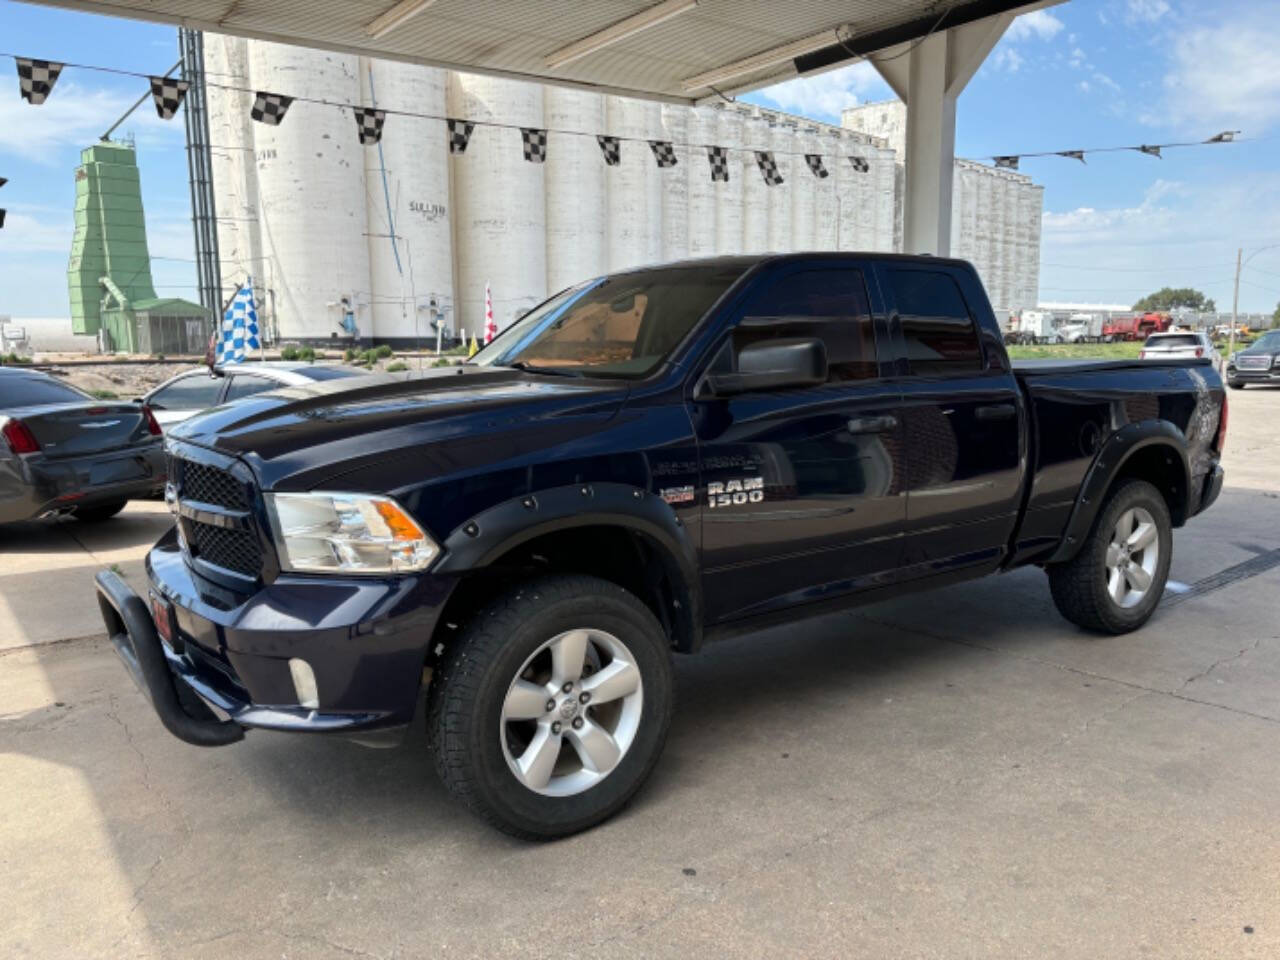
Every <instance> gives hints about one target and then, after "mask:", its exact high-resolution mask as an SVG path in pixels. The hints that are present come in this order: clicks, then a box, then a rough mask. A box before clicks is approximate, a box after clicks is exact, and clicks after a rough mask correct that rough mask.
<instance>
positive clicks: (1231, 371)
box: [1227, 330, 1280, 390]
mask: <svg viewBox="0 0 1280 960" xmlns="http://www.w3.org/2000/svg"><path fill="white" fill-rule="evenodd" d="M1248 383H1280V330H1269V331H1267V332H1266V333H1264V334H1263V335H1262V336H1260V337H1259V338H1258V339H1257V340H1255V341H1254V342H1253V343H1252V344H1251V345H1249V346H1248V347H1245V349H1243V350H1237V351H1236V352H1235V353H1233V354H1231V356H1230V357H1228V358H1227V385H1228V386H1229V387H1231V388H1232V389H1233V390H1243V389H1244V387H1245V384H1248Z"/></svg>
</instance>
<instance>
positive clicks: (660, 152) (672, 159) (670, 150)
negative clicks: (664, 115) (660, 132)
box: [649, 140, 676, 168]
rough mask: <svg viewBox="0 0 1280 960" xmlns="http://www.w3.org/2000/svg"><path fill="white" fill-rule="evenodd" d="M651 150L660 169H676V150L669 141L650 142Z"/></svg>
mask: <svg viewBox="0 0 1280 960" xmlns="http://www.w3.org/2000/svg"><path fill="white" fill-rule="evenodd" d="M649 149H650V150H652V151H653V158H654V159H655V160H657V161H658V166H659V167H660V168H666V167H674V166H675V165H676V148H675V147H674V146H673V145H672V144H671V143H670V141H667V140H650V141H649Z"/></svg>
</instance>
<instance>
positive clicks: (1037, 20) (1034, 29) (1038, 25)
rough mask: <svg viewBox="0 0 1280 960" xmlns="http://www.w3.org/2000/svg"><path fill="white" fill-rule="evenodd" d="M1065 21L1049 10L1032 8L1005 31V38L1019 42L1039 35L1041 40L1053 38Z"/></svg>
mask: <svg viewBox="0 0 1280 960" xmlns="http://www.w3.org/2000/svg"><path fill="white" fill-rule="evenodd" d="M1062 27H1063V23H1062V21H1061V20H1059V19H1058V18H1057V17H1055V16H1054V15H1053V14H1052V13H1049V12H1048V11H1047V10H1032V11H1031V12H1030V13H1024V14H1023V15H1022V16H1020V17H1018V18H1017V19H1016V20H1014V21H1013V23H1011V24H1009V29H1008V30H1006V31H1005V34H1004V35H1005V38H1006V39H1008V40H1011V41H1013V42H1014V43H1018V42H1020V41H1022V40H1029V39H1031V38H1032V37H1037V38H1039V39H1041V40H1052V39H1053V38H1054V37H1055V36H1057V35H1058V33H1059V31H1061V30H1062Z"/></svg>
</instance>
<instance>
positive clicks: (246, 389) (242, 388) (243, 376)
mask: <svg viewBox="0 0 1280 960" xmlns="http://www.w3.org/2000/svg"><path fill="white" fill-rule="evenodd" d="M278 386H280V384H278V383H276V382H275V381H274V380H268V379H267V378H266V377H255V376H253V375H252V374H247V373H237V374H236V375H235V376H233V377H232V378H231V386H229V387H227V402H230V401H232V400H239V399H240V398H241V397H251V396H253V395H254V394H255V393H262V391H264V390H273V389H275V388H276V387H278Z"/></svg>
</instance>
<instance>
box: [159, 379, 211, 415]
mask: <svg viewBox="0 0 1280 960" xmlns="http://www.w3.org/2000/svg"><path fill="white" fill-rule="evenodd" d="M222 384H223V380H222V378H221V377H210V376H208V375H207V374H203V373H195V374H192V375H191V376H189V377H183V378H182V379H181V380H175V381H174V382H173V383H171V384H169V385H168V386H167V387H164V388H163V389H160V390H157V391H156V392H155V393H153V394H152V395H151V397H150V399H149V400H148V403H150V404H151V406H153V407H155V408H156V409H157V410H204V409H205V408H206V407H212V406H213V405H214V404H215V403H217V402H218V395H219V394H220V393H221V392H222Z"/></svg>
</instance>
